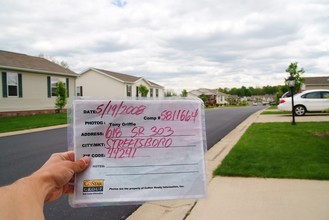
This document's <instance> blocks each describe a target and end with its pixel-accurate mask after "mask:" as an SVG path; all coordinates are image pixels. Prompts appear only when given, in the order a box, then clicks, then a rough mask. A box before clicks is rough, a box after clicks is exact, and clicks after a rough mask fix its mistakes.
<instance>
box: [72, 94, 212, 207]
mask: <svg viewBox="0 0 329 220" xmlns="http://www.w3.org/2000/svg"><path fill="white" fill-rule="evenodd" d="M71 126H72V127H71V130H70V133H69V135H68V136H69V140H70V145H71V146H69V147H71V148H73V149H74V151H75V157H76V159H78V158H81V157H83V156H85V155H88V156H90V157H91V164H90V166H89V168H88V169H87V170H86V171H84V172H83V173H81V174H78V175H77V176H76V178H75V183H74V187H75V190H74V193H73V194H72V195H70V204H71V205H72V206H73V207H79V206H97V205H111V204H112V205H113V204H123V203H136V202H143V201H150V200H165V199H185V198H201V197H205V194H206V175H205V164H204V161H205V160H204V152H205V149H206V146H205V143H206V140H205V125H204V109H203V103H202V101H201V100H197V99H193V100H187V99H179V100H74V101H73V107H72V112H71Z"/></svg>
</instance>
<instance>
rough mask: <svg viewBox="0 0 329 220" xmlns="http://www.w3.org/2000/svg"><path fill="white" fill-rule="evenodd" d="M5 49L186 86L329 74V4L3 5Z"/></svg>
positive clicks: (67, 1) (41, 1)
mask: <svg viewBox="0 0 329 220" xmlns="http://www.w3.org/2000/svg"><path fill="white" fill-rule="evenodd" d="M0 5H1V7H0V50H7V51H13V52H18V53H24V54H28V55H34V56H38V55H39V54H44V55H47V56H51V57H53V58H54V59H56V60H58V61H62V60H64V61H65V62H67V63H68V64H69V67H70V69H72V70H73V71H75V72H77V73H80V72H82V71H83V70H85V69H87V68H89V67H96V68H101V69H106V70H110V71H115V72H120V73H126V74H131V75H135V76H142V77H145V78H146V79H149V80H152V81H154V82H156V83H158V84H161V85H163V86H165V87H166V89H174V90H175V91H177V92H179V91H181V90H182V89H187V90H192V89H197V88H201V87H203V88H218V87H222V88H224V87H228V88H232V87H241V86H247V87H249V86H253V87H257V86H260V87H262V86H266V85H280V84H283V82H284V77H286V76H287V73H286V72H285V69H286V68H287V67H288V65H289V64H290V63H291V62H298V63H299V66H300V67H303V68H304V69H305V71H306V72H305V74H304V76H328V75H329V1H328V0H312V1H308V0H266V1H264V0H247V1H244V0H189V1H179V0H93V1H83V0H56V1H55V0H0Z"/></svg>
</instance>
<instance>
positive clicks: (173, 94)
mask: <svg viewBox="0 0 329 220" xmlns="http://www.w3.org/2000/svg"><path fill="white" fill-rule="evenodd" d="M164 96H165V97H172V96H177V94H176V93H175V92H174V91H172V90H167V91H165V94H164Z"/></svg>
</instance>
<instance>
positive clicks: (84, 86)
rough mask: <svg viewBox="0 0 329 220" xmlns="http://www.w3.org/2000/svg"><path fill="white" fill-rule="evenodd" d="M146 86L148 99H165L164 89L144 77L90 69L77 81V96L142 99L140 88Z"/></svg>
mask: <svg viewBox="0 0 329 220" xmlns="http://www.w3.org/2000/svg"><path fill="white" fill-rule="evenodd" d="M141 85H144V86H145V87H146V88H147V89H148V90H149V92H148V94H147V97H149V98H162V97H164V87H163V86H160V85H158V84H156V83H154V82H151V81H149V80H147V79H144V78H143V77H136V76H131V75H127V74H122V73H116V72H112V71H108V70H103V69H97V68H89V69H87V70H85V71H83V72H82V73H81V75H80V76H79V77H78V79H77V95H78V96H84V97H100V98H101V97H104V98H113V99H126V98H134V97H142V96H141V94H140V92H139V89H138V87H139V86H141Z"/></svg>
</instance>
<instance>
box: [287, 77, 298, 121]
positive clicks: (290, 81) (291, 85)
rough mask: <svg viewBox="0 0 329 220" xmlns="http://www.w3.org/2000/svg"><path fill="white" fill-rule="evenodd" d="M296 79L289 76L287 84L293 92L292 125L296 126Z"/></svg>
mask: <svg viewBox="0 0 329 220" xmlns="http://www.w3.org/2000/svg"><path fill="white" fill-rule="evenodd" d="M295 83H296V79H295V77H293V76H289V78H288V80H287V84H288V86H289V88H290V92H291V113H292V123H291V124H292V125H296V122H295V109H294V87H295Z"/></svg>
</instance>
